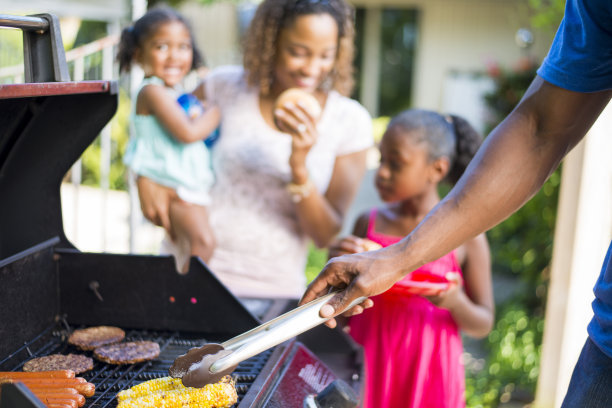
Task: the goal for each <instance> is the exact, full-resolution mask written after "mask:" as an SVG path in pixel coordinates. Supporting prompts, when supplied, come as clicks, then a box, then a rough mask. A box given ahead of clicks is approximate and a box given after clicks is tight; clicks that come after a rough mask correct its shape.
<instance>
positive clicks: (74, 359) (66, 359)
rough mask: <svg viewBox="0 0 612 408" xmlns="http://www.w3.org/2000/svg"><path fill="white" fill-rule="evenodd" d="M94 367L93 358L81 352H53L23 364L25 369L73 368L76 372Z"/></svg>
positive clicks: (82, 371)
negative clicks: (65, 353) (66, 353)
mask: <svg viewBox="0 0 612 408" xmlns="http://www.w3.org/2000/svg"><path fill="white" fill-rule="evenodd" d="M92 368H93V360H92V359H91V358H89V357H87V356H83V355H80V354H68V355H64V354H51V355H49V356H44V357H37V358H34V359H32V360H30V361H28V362H27V363H25V364H24V365H23V371H52V370H72V371H74V373H75V374H80V373H84V372H85V371H88V370H91V369H92Z"/></svg>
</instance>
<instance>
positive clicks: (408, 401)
mask: <svg viewBox="0 0 612 408" xmlns="http://www.w3.org/2000/svg"><path fill="white" fill-rule="evenodd" d="M375 220H376V209H374V210H372V211H371V213H370V219H369V223H368V232H367V238H368V239H370V240H372V241H374V242H378V243H379V244H381V245H382V246H388V245H391V244H393V243H395V242H398V241H399V240H400V239H402V238H403V237H394V236H389V235H384V234H380V233H377V232H376V231H375ZM418 270H419V271H427V272H430V273H435V274H437V275H441V276H444V275H445V274H446V272H459V273H461V268H460V266H459V264H458V262H457V258H456V255H455V251H453V252H451V253H449V254H446V255H444V256H443V257H441V258H440V259H438V260H436V261H433V262H430V263H428V264H426V265H423V266H422V267H421V268H419V269H418ZM401 282H402V281H400V282H398V283H396V284H395V285H394V286H393V287H391V289H389V290H388V291H387V292H385V293H382V294H380V295H378V296H375V297H373V298H372V299H373V300H374V307H372V308H370V309H367V310H365V311H364V312H363V313H362V314H360V315H357V316H353V317H352V318H351V319H350V321H349V326H350V334H351V336H352V337H353V339H355V341H357V342H358V343H359V344H361V345H362V346H363V347H364V354H365V363H366V367H365V374H366V379H365V380H366V381H365V395H364V398H363V403H362V407H363V408H458V407H464V406H465V398H464V390H465V378H464V376H465V372H464V367H463V363H462V360H461V355H462V353H463V344H462V342H461V336H460V333H459V330H458V328H457V325H456V324H455V321H454V320H453V318H452V317H451V314H450V312H448V311H447V310H444V309H440V308H438V307H436V306H434V305H433V304H432V303H431V302H429V301H428V300H427V299H425V298H424V297H422V296H418V295H410V294H405V292H403V291H401V290H399V288H398V285H401Z"/></svg>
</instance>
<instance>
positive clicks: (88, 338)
mask: <svg viewBox="0 0 612 408" xmlns="http://www.w3.org/2000/svg"><path fill="white" fill-rule="evenodd" d="M124 337H125V332H124V331H123V330H121V329H120V328H118V327H112V326H95V327H88V328H86V329H78V330H75V331H74V332H72V334H71V335H70V337H69V338H68V343H69V344H72V345H74V346H77V347H78V348H80V349H81V350H93V349H95V348H96V347H100V346H104V345H107V344H113V343H118V342H120V341H121V340H123V338H124Z"/></svg>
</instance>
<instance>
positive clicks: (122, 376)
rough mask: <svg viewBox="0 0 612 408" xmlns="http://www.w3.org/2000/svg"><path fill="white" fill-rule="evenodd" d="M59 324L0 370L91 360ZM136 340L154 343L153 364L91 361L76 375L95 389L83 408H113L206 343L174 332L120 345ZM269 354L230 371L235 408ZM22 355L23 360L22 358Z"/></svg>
mask: <svg viewBox="0 0 612 408" xmlns="http://www.w3.org/2000/svg"><path fill="white" fill-rule="evenodd" d="M61 323H62V325H63V327H62V326H60V325H54V326H53V327H50V328H48V329H46V330H45V331H44V332H43V333H41V334H40V335H38V336H36V338H34V339H32V340H31V341H29V342H28V343H26V344H24V345H23V346H22V347H21V348H20V349H19V350H17V351H16V352H14V353H12V354H11V355H9V356H7V357H6V358H5V359H4V360H2V361H0V368H2V369H8V370H12V371H15V370H21V368H22V367H23V365H24V364H25V363H26V362H27V361H28V360H29V359H30V358H34V357H41V356H46V355H49V354H56V353H60V354H68V353H75V354H85V355H87V356H89V357H91V356H92V352H88V351H82V350H79V349H77V348H75V347H73V346H71V345H69V344H68V343H67V342H66V339H67V338H68V334H69V333H70V332H71V331H72V330H71V329H70V327H69V326H68V324H67V323H66V322H65V321H63V320H62V322H61ZM137 340H151V341H155V342H157V343H158V344H159V346H160V350H161V351H160V355H159V357H158V358H157V359H155V360H153V361H148V362H144V363H138V364H127V365H113V364H107V363H104V362H100V361H98V360H96V359H94V367H93V369H92V370H90V371H87V372H85V373H82V374H80V375H79V376H80V377H83V378H85V379H86V380H87V381H88V382H91V383H93V384H94V385H95V386H96V393H95V395H94V396H93V397H91V398H88V399H87V401H86V403H85V407H89V408H107V407H108V408H115V407H116V406H117V401H116V399H115V396H116V395H117V393H118V392H119V391H121V390H125V389H128V388H130V387H132V386H134V385H136V384H139V383H141V382H143V381H147V380H152V379H154V378H160V377H165V376H167V375H168V369H169V368H170V366H171V365H172V363H173V362H174V360H175V359H176V358H177V357H178V356H179V355H181V354H185V353H186V352H187V351H188V350H189V349H190V348H192V347H199V346H201V345H202V344H205V343H209V342H210V341H207V340H206V339H203V338H197V337H193V336H192V335H188V334H185V333H180V332H176V331H175V332H167V331H150V330H126V336H125V340H124V341H137ZM272 351H273V350H267V351H264V352H262V353H260V354H258V355H256V356H254V357H252V358H250V359H248V360H246V361H243V362H242V363H240V364H239V365H238V367H237V368H236V370H234V372H233V373H232V377H233V378H234V380H235V381H236V391H237V393H238V403H237V404H236V405H235V406H238V405H240V402H241V401H242V398H243V397H244V395H245V394H246V393H247V391H248V390H249V388H250V387H251V385H252V384H253V382H254V381H255V379H256V377H257V375H258V374H259V373H260V372H261V370H262V369H263V367H264V365H265V364H266V362H267V361H268V359H269V357H270V355H271V354H272ZM23 355H26V356H27V357H22V356H23Z"/></svg>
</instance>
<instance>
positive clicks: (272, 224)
mask: <svg viewBox="0 0 612 408" xmlns="http://www.w3.org/2000/svg"><path fill="white" fill-rule="evenodd" d="M205 86H206V88H205V91H206V98H207V100H209V101H211V102H212V103H216V104H217V105H218V106H219V107H220V109H221V112H222V122H221V136H220V138H219V140H218V141H217V142H216V144H215V145H214V146H213V148H212V167H213V171H214V173H215V178H216V183H215V184H214V185H213V187H212V190H211V197H212V204H211V205H210V207H209V208H210V223H211V226H212V229H213V233H214V234H215V238H216V241H217V247H216V249H215V251H214V254H213V257H212V259H211V260H210V262H209V263H208V266H209V267H210V269H211V270H212V272H213V273H214V274H215V275H216V276H217V277H218V278H219V279H220V280H221V282H223V284H225V285H226V286H227V287H229V288H230V290H231V291H232V292H233V293H234V294H235V295H237V296H240V297H263V298H299V297H301V295H302V294H303V293H304V290H305V288H306V278H305V275H304V272H305V265H306V257H307V252H308V246H307V244H308V240H309V238H308V236H307V235H306V234H305V233H304V231H302V229H301V228H300V226H299V224H298V220H297V213H296V208H295V203H293V201H292V200H291V196H290V195H289V194H288V192H287V190H286V185H287V183H289V182H290V181H291V171H290V170H291V169H290V167H289V155H290V153H291V137H290V136H289V135H288V134H286V133H282V132H280V131H278V130H277V129H275V128H272V127H271V126H270V125H268V124H267V123H266V122H265V120H264V119H263V117H262V115H261V111H260V108H259V97H258V89H255V88H250V87H248V86H247V83H246V79H245V76H244V70H243V68H242V67H239V66H226V67H220V68H217V69H215V70H214V71H212V72H211V73H210V74H209V75H208V76H207V77H206V82H205ZM317 129H318V131H319V138H318V140H317V141H316V143H315V145H314V146H313V147H312V149H311V150H310V152H309V153H308V156H307V160H306V166H307V168H308V171H309V173H310V177H311V179H312V181H313V182H314V184H315V186H316V188H317V190H318V191H319V192H320V193H321V194H324V193H325V191H326V190H327V187H328V185H329V182H330V179H331V177H332V172H333V169H334V163H335V160H336V158H337V157H338V156H342V155H346V154H351V153H355V152H358V151H362V150H364V149H367V148H369V147H370V146H372V144H373V135H372V120H371V117H370V115H369V113H368V112H367V111H366V110H365V108H364V107H363V106H361V105H360V104H359V103H358V102H357V101H355V100H352V99H350V98H347V97H344V96H342V95H340V94H339V93H337V92H335V91H332V92H331V93H330V94H329V96H328V99H327V102H326V104H325V107H324V110H323V113H322V116H321V118H320V120H319V122H318V124H317Z"/></svg>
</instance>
